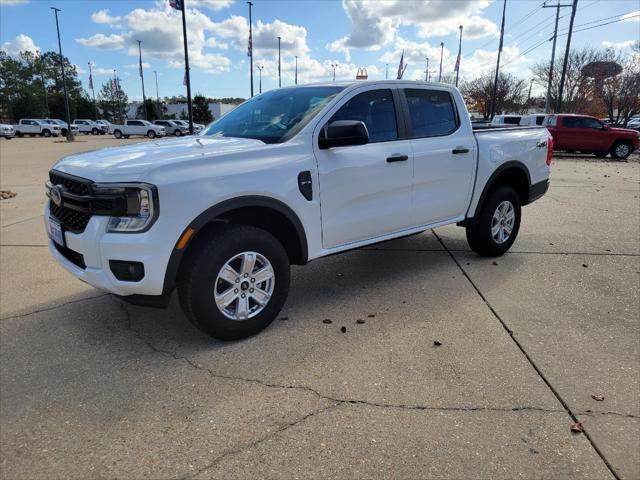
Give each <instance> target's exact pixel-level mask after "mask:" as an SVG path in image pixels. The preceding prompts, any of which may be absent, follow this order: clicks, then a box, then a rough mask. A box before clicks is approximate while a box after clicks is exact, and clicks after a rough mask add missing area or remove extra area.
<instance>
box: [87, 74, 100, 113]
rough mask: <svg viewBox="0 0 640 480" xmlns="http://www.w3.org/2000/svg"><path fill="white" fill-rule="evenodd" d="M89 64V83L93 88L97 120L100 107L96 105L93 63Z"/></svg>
mask: <svg viewBox="0 0 640 480" xmlns="http://www.w3.org/2000/svg"><path fill="white" fill-rule="evenodd" d="M88 63H89V83H90V85H89V86H90V87H91V93H92V94H93V109H94V110H95V112H96V120H97V119H98V105H97V104H96V89H95V88H93V71H92V70H91V62H88Z"/></svg>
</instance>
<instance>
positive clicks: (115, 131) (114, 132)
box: [113, 130, 122, 138]
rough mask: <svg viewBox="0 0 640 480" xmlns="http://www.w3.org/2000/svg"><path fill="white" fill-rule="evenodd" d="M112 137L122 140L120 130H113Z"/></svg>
mask: <svg viewBox="0 0 640 480" xmlns="http://www.w3.org/2000/svg"><path fill="white" fill-rule="evenodd" d="M113 136H114V137H116V138H122V132H121V131H120V130H114V131H113Z"/></svg>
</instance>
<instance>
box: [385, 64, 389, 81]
mask: <svg viewBox="0 0 640 480" xmlns="http://www.w3.org/2000/svg"><path fill="white" fill-rule="evenodd" d="M385 67H386V70H385V72H384V79H385V80H389V64H388V63H385Z"/></svg>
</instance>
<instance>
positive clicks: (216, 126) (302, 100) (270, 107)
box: [202, 86, 344, 143]
mask: <svg viewBox="0 0 640 480" xmlns="http://www.w3.org/2000/svg"><path fill="white" fill-rule="evenodd" d="M343 89H344V87H337V86H335V87H334V86H329V87H297V88H281V89H278V90H272V91H270V92H267V93H264V94H262V95H260V96H258V97H255V98H253V99H251V100H249V101H247V102H245V103H243V104H242V105H240V106H239V107H237V108H236V109H235V110H232V111H231V112H229V113H227V114H226V115H224V116H223V117H221V118H220V119H219V120H216V121H215V122H213V123H212V124H211V125H209V127H208V128H207V129H206V130H205V131H204V132H203V133H202V135H218V136H222V137H240V138H255V139H256V140H262V141H263V142H265V143H281V142H286V141H287V140H289V139H290V138H292V137H293V136H294V135H296V134H297V133H298V132H299V131H300V130H302V128H303V127H304V126H305V125H306V124H307V123H309V121H310V120H311V119H312V118H313V117H314V116H315V115H316V114H317V113H318V112H319V111H320V110H321V109H322V107H324V106H325V105H326V104H327V102H329V100H331V99H332V98H333V97H335V96H336V95H337V94H338V93H339V92H340V91H342V90H343Z"/></svg>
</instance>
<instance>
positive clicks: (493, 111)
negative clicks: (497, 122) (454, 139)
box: [489, 0, 507, 120]
mask: <svg viewBox="0 0 640 480" xmlns="http://www.w3.org/2000/svg"><path fill="white" fill-rule="evenodd" d="M506 11H507V0H504V3H503V4H502V27H500V45H499V46H498V61H497V62H496V78H495V80H494V81H493V95H491V116H490V117H489V118H491V120H493V117H494V115H495V114H496V95H497V94H498V75H499V74H500V54H501V53H502V43H503V39H504V16H505V13H506Z"/></svg>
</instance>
